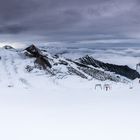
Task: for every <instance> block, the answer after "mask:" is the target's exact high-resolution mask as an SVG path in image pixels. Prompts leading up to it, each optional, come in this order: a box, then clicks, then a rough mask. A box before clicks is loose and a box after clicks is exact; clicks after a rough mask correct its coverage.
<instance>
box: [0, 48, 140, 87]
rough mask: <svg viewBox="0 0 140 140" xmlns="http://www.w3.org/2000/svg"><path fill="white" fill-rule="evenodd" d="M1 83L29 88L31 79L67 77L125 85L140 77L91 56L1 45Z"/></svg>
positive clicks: (121, 67) (129, 70)
mask: <svg viewBox="0 0 140 140" xmlns="http://www.w3.org/2000/svg"><path fill="white" fill-rule="evenodd" d="M0 58H1V60H0V67H1V70H0V75H1V78H0V80H1V83H2V84H4V85H7V86H8V87H13V86H16V85H17V86H25V87H28V86H30V85H32V82H30V79H32V77H34V78H36V77H43V78H46V76H48V77H52V78H53V79H64V78H68V77H71V76H74V77H80V78H82V79H87V80H92V79H96V80H100V81H106V80H109V81H114V82H122V83H129V82H130V81H131V80H134V79H136V78H140V74H139V73H138V72H137V71H136V70H134V69H131V68H129V67H128V66H126V65H124V66H123V65H115V64H109V63H104V62H101V61H98V60H96V59H94V58H93V57H91V56H88V55H86V56H84V57H81V58H79V59H76V60H75V59H74V60H72V59H68V58H65V57H62V56H59V55H51V54H50V53H49V52H47V50H46V49H44V48H38V47H36V46H34V45H31V46H29V47H27V48H25V49H14V48H12V47H11V46H4V47H3V48H1V49H0Z"/></svg>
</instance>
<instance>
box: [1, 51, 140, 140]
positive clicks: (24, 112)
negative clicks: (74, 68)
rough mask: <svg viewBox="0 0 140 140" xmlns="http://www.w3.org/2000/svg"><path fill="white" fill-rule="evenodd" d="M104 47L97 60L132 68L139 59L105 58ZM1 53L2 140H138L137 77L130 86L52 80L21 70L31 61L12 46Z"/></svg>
mask: <svg viewBox="0 0 140 140" xmlns="http://www.w3.org/2000/svg"><path fill="white" fill-rule="evenodd" d="M108 51H109V50H106V53H105V51H104V53H102V55H100V56H102V57H100V59H102V60H106V61H110V62H116V64H118V63H119V64H120V63H124V62H125V64H127V65H129V66H131V67H133V68H134V67H135V64H137V62H139V60H140V59H139V58H140V57H135V55H129V56H127V57H128V58H127V57H126V56H125V55H122V57H120V53H119V54H117V53H116V54H115V55H114V57H109V55H108ZM127 51H128V50H123V51H122V54H123V53H124V54H127V53H126V52H127ZM139 52H140V51H139ZM100 53H101V52H99V53H96V55H97V56H98V57H99V54H100ZM135 53H136V54H137V53H138V51H134V52H133V54H135ZM111 54H112V52H111V53H110V56H111ZM69 55H70V54H69ZM0 56H1V60H0V89H1V90H0V139H1V140H140V119H139V118H140V111H139V110H140V109H139V108H140V101H139V100H140V84H139V82H138V79H136V80H135V81H133V82H132V83H129V84H122V83H117V84H116V83H114V82H110V81H105V82H100V81H97V80H91V81H87V80H86V79H81V78H78V77H75V76H70V77H67V78H64V79H55V78H53V77H49V76H47V75H45V74H44V72H43V71H40V72H38V71H34V72H33V73H28V72H27V71H25V70H24V69H23V67H26V65H27V64H30V63H32V61H33V59H31V60H30V61H29V60H28V59H25V58H24V56H22V54H20V53H17V52H16V53H15V50H13V51H11V50H5V49H0ZM107 56H108V57H107ZM117 56H118V57H117ZM126 58H127V59H126ZM96 84H101V85H102V86H103V85H104V84H109V85H110V86H111V90H109V91H105V90H101V89H100V88H97V89H96V90H95V85H96Z"/></svg>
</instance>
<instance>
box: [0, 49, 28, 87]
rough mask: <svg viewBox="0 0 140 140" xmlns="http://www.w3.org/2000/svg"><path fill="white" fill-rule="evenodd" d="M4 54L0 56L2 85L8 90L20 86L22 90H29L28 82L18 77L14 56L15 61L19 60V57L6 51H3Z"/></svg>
mask: <svg viewBox="0 0 140 140" xmlns="http://www.w3.org/2000/svg"><path fill="white" fill-rule="evenodd" d="M4 52H5V53H2V54H3V55H1V62H0V67H1V71H0V75H1V77H0V82H2V83H4V85H5V86H7V87H9V88H12V87H20V86H21V87H23V88H29V87H30V84H29V82H28V81H27V80H26V79H25V78H23V77H22V76H21V75H20V73H19V71H18V67H17V65H16V64H15V56H16V57H17V59H20V56H19V55H18V54H16V53H15V52H11V51H7V50H4ZM2 77H3V78H2ZM5 82H6V83H5Z"/></svg>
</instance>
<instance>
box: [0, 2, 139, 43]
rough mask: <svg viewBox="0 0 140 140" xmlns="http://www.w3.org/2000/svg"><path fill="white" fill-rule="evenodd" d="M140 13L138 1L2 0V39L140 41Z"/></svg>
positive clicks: (0, 5) (0, 27)
mask: <svg viewBox="0 0 140 140" xmlns="http://www.w3.org/2000/svg"><path fill="white" fill-rule="evenodd" d="M139 11H140V2H139V1H138V0H133V1H132V0H23V1H21V0H12V1H9V0H1V2H0V37H1V36H12V39H13V40H14V39H15V40H16V39H17V37H18V39H19V40H20V39H21V40H24V41H25V40H30V39H31V40H33V39H36V38H38V40H40V41H82V40H102V39H121V38H122V39H133V38H134V39H137V38H138V39H139V38H140V14H139ZM9 38H10V37H9ZM29 38H30V39H29Z"/></svg>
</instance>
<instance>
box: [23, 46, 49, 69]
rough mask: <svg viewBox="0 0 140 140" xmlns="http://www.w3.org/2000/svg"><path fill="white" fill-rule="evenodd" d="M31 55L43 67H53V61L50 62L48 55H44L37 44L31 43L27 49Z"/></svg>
mask: <svg viewBox="0 0 140 140" xmlns="http://www.w3.org/2000/svg"><path fill="white" fill-rule="evenodd" d="M25 50H26V51H27V53H29V55H30V56H32V57H35V58H36V60H35V63H36V64H38V65H39V66H40V67H41V68H43V69H47V68H52V65H51V63H50V62H49V60H48V58H47V56H44V55H43V54H42V52H41V50H40V49H38V48H37V47H36V46H35V45H31V46H29V47H28V48H26V49H25Z"/></svg>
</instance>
